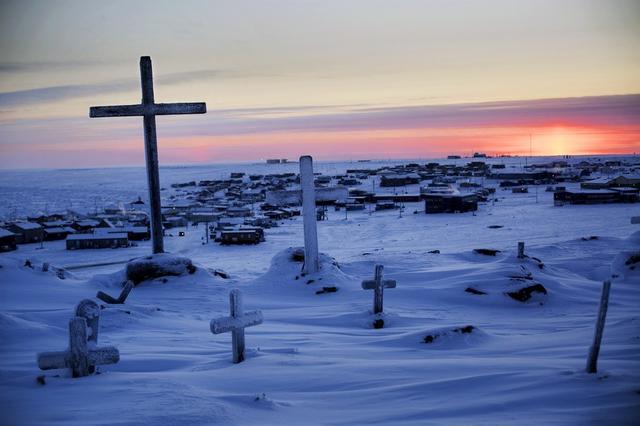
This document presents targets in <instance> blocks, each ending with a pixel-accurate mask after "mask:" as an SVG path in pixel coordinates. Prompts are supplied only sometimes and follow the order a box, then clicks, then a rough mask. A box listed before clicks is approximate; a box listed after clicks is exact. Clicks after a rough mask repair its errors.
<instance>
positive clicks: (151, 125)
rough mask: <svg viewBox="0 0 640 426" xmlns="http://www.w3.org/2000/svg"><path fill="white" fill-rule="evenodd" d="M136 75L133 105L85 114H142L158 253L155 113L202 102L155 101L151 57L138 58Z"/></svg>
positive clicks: (192, 108) (190, 108)
mask: <svg viewBox="0 0 640 426" xmlns="http://www.w3.org/2000/svg"><path fill="white" fill-rule="evenodd" d="M140 78H141V80H142V103H140V104H137V105H115V106H98V107H91V108H89V117H91V118H97V117H131V116H142V117H143V123H144V148H145V158H146V162H147V182H148V184H149V204H150V214H151V236H152V240H153V252H154V253H162V252H163V251H164V244H163V241H162V210H161V205H160V176H159V173H158V143H157V138H156V115H172V114H204V113H206V112H207V106H206V104H205V103H204V102H194V103H171V104H157V103H155V100H154V96H153V74H152V71H151V58H150V57H149V56H142V57H141V58H140Z"/></svg>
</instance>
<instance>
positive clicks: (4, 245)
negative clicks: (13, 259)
mask: <svg viewBox="0 0 640 426" xmlns="http://www.w3.org/2000/svg"><path fill="white" fill-rule="evenodd" d="M17 248H18V245H17V244H16V234H14V233H13V232H11V231H7V230H6V229H3V228H0V252H5V251H13V250H16V249H17Z"/></svg>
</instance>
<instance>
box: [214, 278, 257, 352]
mask: <svg viewBox="0 0 640 426" xmlns="http://www.w3.org/2000/svg"><path fill="white" fill-rule="evenodd" d="M229 304H230V314H231V315H230V316H228V317H222V318H216V319H212V320H211V323H210V324H209V326H210V328H211V332H212V333H213V334H220V333H226V332H228V331H230V332H231V346H232V349H233V362H234V363H235V364H237V363H239V362H242V361H244V329H245V328H246V327H251V326H254V325H258V324H262V312H261V311H251V312H246V313H244V312H243V311H242V293H240V290H238V289H233V290H231V292H230V293H229Z"/></svg>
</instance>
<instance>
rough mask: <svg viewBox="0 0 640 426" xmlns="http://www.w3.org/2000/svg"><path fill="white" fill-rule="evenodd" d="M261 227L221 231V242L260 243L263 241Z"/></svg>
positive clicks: (226, 243) (228, 243) (223, 243)
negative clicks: (259, 230) (258, 230)
mask: <svg viewBox="0 0 640 426" xmlns="http://www.w3.org/2000/svg"><path fill="white" fill-rule="evenodd" d="M257 229H259V228H246V229H234V230H223V231H220V244H222V245H230V244H258V243H260V241H261V238H260V233H259V232H257Z"/></svg>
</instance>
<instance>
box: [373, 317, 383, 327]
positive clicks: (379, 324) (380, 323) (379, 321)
mask: <svg viewBox="0 0 640 426" xmlns="http://www.w3.org/2000/svg"><path fill="white" fill-rule="evenodd" d="M373 328H375V329H376V330H378V329H380V328H384V320H383V319H380V318H379V319H377V320H375V321H374V322H373Z"/></svg>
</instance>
